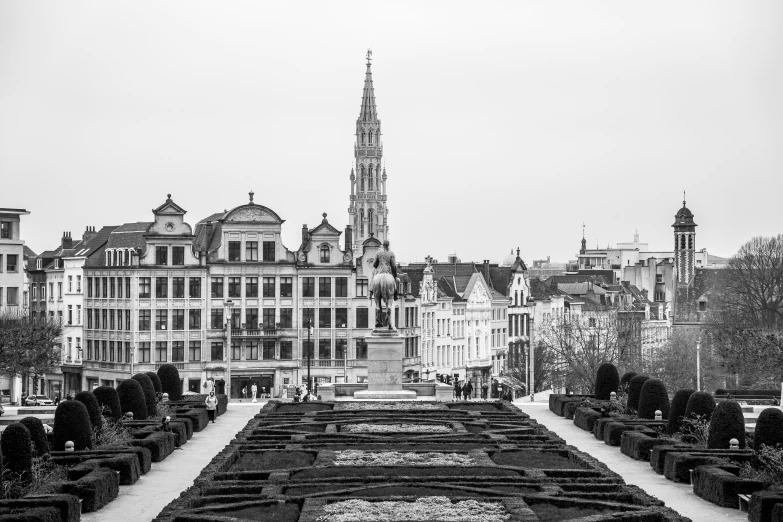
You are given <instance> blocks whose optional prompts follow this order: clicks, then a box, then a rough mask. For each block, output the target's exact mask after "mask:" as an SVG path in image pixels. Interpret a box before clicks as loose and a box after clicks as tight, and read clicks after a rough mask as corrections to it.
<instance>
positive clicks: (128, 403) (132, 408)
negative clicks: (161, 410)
mask: <svg viewBox="0 0 783 522" xmlns="http://www.w3.org/2000/svg"><path fill="white" fill-rule="evenodd" d="M117 395H119V397H120V408H121V409H122V413H123V415H124V414H126V413H128V412H131V413H133V420H145V419H146V418H147V401H146V399H145V398H144V390H142V389H141V384H139V383H138V381H135V380H133V379H126V380H124V381H122V382H121V383H120V384H119V385H118V386H117Z"/></svg>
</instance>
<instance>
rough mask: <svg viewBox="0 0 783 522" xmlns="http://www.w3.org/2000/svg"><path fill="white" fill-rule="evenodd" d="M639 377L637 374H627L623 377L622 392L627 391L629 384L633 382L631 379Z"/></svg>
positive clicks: (621, 381)
mask: <svg viewBox="0 0 783 522" xmlns="http://www.w3.org/2000/svg"><path fill="white" fill-rule="evenodd" d="M637 375H639V374H638V373H636V372H625V373H624V374H623V376H622V377H620V389H621V390H627V389H628V384H629V383H630V382H631V379H633V378H634V377H636V376H637Z"/></svg>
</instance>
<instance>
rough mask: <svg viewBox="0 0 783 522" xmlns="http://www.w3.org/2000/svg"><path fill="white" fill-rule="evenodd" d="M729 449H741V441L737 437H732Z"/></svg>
mask: <svg viewBox="0 0 783 522" xmlns="http://www.w3.org/2000/svg"><path fill="white" fill-rule="evenodd" d="M729 449H739V441H738V440H737V439H731V440H730V441H729Z"/></svg>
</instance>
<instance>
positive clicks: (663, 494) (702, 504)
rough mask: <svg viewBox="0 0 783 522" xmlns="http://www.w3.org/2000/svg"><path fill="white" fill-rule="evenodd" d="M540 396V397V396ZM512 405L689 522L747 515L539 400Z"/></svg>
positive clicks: (740, 518)
mask: <svg viewBox="0 0 783 522" xmlns="http://www.w3.org/2000/svg"><path fill="white" fill-rule="evenodd" d="M542 399H543V397H542ZM514 404H515V405H516V406H517V407H519V409H521V410H522V411H524V412H525V413H527V414H528V415H530V418H531V419H535V420H536V421H538V422H539V423H540V424H543V425H544V426H546V427H547V429H549V430H550V431H553V432H555V433H556V434H557V435H558V436H560V437H561V438H562V439H564V440H565V441H566V442H567V443H568V444H570V445H572V446H575V447H576V448H577V449H578V450H580V451H584V452H585V453H589V454H590V455H592V456H593V457H595V458H597V459H598V460H600V461H601V462H603V463H604V464H606V465H607V467H609V469H611V470H612V471H614V472H615V473H618V474H619V475H620V476H622V477H623V479H624V480H625V482H626V483H627V484H633V485H635V486H639V487H640V488H642V489H643V490H644V491H646V492H647V493H648V494H650V495H652V496H654V497H656V498H658V499H660V500H663V501H664V502H665V503H666V505H667V506H669V507H670V508H672V509H673V510H675V511H677V512H678V513H680V514H681V515H683V516H686V517H688V518H690V519H692V520H693V522H723V521H736V522H740V521H741V522H747V520H748V514H747V513H742V512H741V511H740V510H739V509H729V508H722V507H719V506H716V505H715V504H712V503H710V502H707V501H706V500H702V499H701V498H699V497H697V496H696V495H694V494H693V487H692V486H690V485H687V484H679V483H676V482H672V481H670V480H667V479H666V478H665V477H664V476H663V475H658V474H657V473H656V472H655V471H653V469H652V467H651V466H650V463H649V462H643V461H639V460H634V459H632V458H630V457H628V456H626V455H623V454H622V453H621V452H620V448H618V447H617V446H607V445H606V444H604V442H603V441H600V440H598V439H596V438H595V437H594V436H593V434H592V433H589V432H586V431H584V430H582V429H581V428H578V427H577V426H576V425H574V422H573V421H572V420H568V419H564V418H563V417H559V416H557V415H555V414H554V413H552V412H551V411H549V405H548V404H546V403H541V402H534V403H529V402H527V403H523V402H521V401H515V402H514Z"/></svg>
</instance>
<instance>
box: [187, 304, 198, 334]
mask: <svg viewBox="0 0 783 522" xmlns="http://www.w3.org/2000/svg"><path fill="white" fill-rule="evenodd" d="M188 329H189V330H200V329H201V310H198V309H196V310H188Z"/></svg>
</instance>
